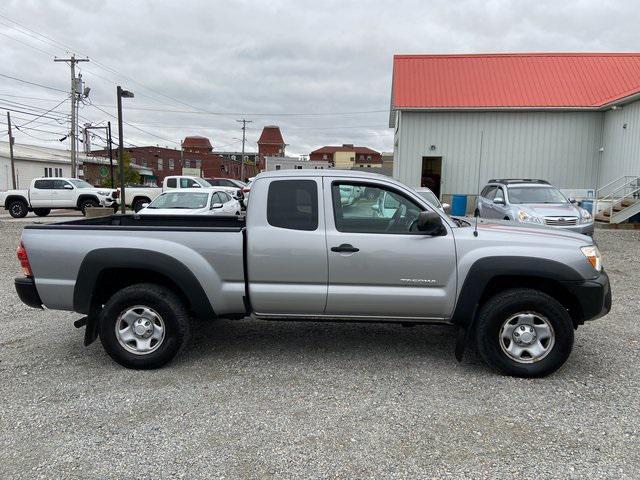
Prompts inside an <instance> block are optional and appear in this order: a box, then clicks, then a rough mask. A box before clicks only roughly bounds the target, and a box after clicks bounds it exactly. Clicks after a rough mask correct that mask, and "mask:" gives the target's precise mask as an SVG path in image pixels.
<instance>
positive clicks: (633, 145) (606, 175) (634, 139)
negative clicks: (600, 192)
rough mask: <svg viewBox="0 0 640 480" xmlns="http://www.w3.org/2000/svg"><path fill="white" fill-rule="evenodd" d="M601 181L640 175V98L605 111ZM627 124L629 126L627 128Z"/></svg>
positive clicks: (603, 182) (604, 182)
mask: <svg viewBox="0 0 640 480" xmlns="http://www.w3.org/2000/svg"><path fill="white" fill-rule="evenodd" d="M604 118H605V125H604V144H603V146H604V152H603V154H602V161H601V162H600V179H599V182H598V183H599V184H600V185H606V184H607V183H608V182H611V181H613V180H615V179H617V178H620V177H621V176H623V175H640V102H634V103H630V104H628V105H625V106H624V107H622V108H621V109H618V110H608V111H607V112H606V113H605V114H604ZM625 125H626V128H625Z"/></svg>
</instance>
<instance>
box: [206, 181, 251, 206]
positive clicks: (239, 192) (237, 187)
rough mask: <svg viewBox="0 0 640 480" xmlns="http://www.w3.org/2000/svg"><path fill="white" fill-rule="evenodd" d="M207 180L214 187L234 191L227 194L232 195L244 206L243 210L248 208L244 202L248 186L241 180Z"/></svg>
mask: <svg viewBox="0 0 640 480" xmlns="http://www.w3.org/2000/svg"><path fill="white" fill-rule="evenodd" d="M205 180H206V182H207V183H208V184H209V185H211V186H212V187H225V188H227V189H233V190H227V192H228V193H230V194H231V196H232V197H233V198H235V199H236V200H238V201H239V202H240V203H241V204H242V207H243V208H245V207H246V205H244V202H243V200H244V193H243V189H244V188H245V187H246V186H247V184H246V183H244V182H241V181H240V180H236V179H235V178H205Z"/></svg>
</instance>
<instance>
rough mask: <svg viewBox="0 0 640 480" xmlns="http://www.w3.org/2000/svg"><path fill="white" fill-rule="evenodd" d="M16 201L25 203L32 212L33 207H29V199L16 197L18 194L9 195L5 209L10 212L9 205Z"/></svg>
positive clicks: (5, 202)
mask: <svg viewBox="0 0 640 480" xmlns="http://www.w3.org/2000/svg"><path fill="white" fill-rule="evenodd" d="M16 200H17V201H19V202H23V203H24V204H25V205H26V206H27V208H28V209H29V210H31V205H29V199H27V198H26V197H24V196H22V195H16V194H13V195H8V196H7V198H5V199H4V209H5V210H8V209H9V204H10V203H11V202H15V201H16Z"/></svg>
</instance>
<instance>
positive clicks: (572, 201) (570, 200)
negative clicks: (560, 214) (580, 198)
mask: <svg viewBox="0 0 640 480" xmlns="http://www.w3.org/2000/svg"><path fill="white" fill-rule="evenodd" d="M569 202H570V203H578V202H577V201H576V199H575V198H573V197H569Z"/></svg>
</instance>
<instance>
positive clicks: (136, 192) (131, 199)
mask: <svg viewBox="0 0 640 480" xmlns="http://www.w3.org/2000/svg"><path fill="white" fill-rule="evenodd" d="M184 188H207V189H210V188H213V187H212V186H211V185H210V184H209V182H207V181H206V180H205V179H204V178H200V177H192V176H188V175H171V176H169V177H165V178H164V180H163V181H162V187H134V188H125V191H124V192H125V196H126V199H125V201H126V205H127V206H128V207H131V208H132V209H133V211H134V212H137V211H139V210H140V209H141V208H142V205H144V204H145V203H151V201H152V200H154V199H155V198H156V197H158V196H159V195H160V194H161V193H162V192H166V191H168V190H177V189H184ZM218 188H219V189H222V190H224V191H226V192H227V193H229V194H230V195H231V196H233V197H235V198H238V195H239V194H238V190H239V189H238V188H236V187H218Z"/></svg>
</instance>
